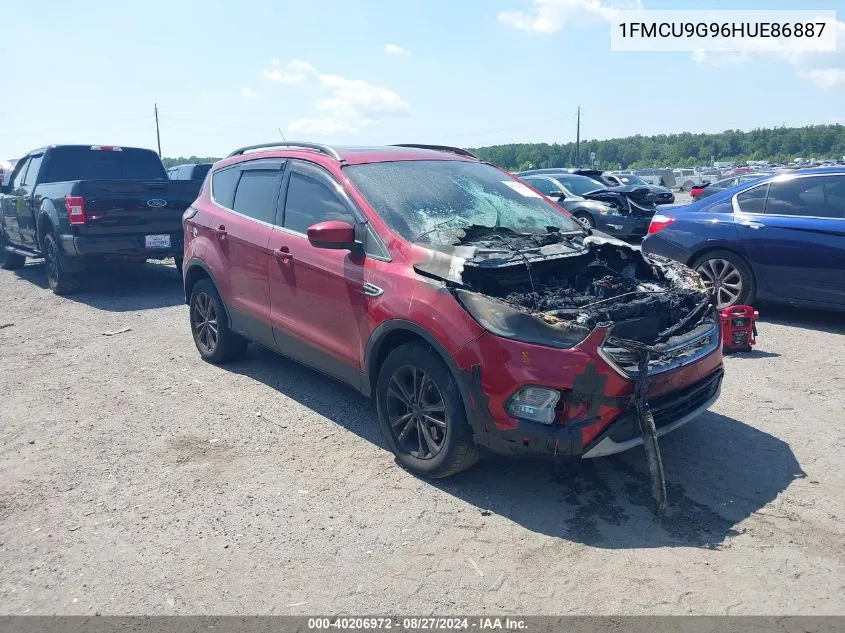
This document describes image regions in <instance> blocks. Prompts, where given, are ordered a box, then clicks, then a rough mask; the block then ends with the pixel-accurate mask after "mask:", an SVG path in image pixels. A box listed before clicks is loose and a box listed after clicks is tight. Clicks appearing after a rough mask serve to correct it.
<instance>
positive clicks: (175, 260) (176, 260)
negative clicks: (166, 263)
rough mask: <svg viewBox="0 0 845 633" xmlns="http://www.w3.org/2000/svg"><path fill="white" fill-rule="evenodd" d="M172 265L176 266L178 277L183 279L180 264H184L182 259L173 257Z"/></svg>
mask: <svg viewBox="0 0 845 633" xmlns="http://www.w3.org/2000/svg"><path fill="white" fill-rule="evenodd" d="M173 261H174V263H175V264H176V272H177V273H179V276H180V277H184V274H183V272H182V264H183V263H184V261H185V259H184V258H183V257H174V258H173Z"/></svg>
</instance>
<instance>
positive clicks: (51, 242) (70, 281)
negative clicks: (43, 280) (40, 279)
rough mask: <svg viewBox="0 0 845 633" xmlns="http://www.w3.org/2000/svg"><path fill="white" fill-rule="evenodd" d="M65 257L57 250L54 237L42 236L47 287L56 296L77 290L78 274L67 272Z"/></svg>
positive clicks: (48, 234) (57, 246) (50, 235)
mask: <svg viewBox="0 0 845 633" xmlns="http://www.w3.org/2000/svg"><path fill="white" fill-rule="evenodd" d="M66 259H67V256H66V255H65V254H64V253H63V252H62V250H61V248H59V244H58V242H57V241H56V238H55V236H54V235H53V234H52V233H47V235H45V236H44V267H45V269H46V272H47V285H49V286H50V290H52V291H53V293H54V294H57V295H67V294H70V293H72V292H76V291H77V290H79V274H78V273H69V272H67V270H66V269H67V263H66Z"/></svg>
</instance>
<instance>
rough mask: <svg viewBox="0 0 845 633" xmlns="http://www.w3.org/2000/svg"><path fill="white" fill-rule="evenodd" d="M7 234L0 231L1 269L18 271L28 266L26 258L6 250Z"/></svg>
mask: <svg viewBox="0 0 845 633" xmlns="http://www.w3.org/2000/svg"><path fill="white" fill-rule="evenodd" d="M7 244H8V242H6V234H5V233H3V231H2V230H0V268H2V269H3V270H17V269H18V268H21V267H22V266H23V265H24V264H26V257H24V256H23V255H18V254H17V253H10V252H9V251H7V250H6V246H7Z"/></svg>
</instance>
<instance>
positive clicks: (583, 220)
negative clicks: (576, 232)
mask: <svg viewBox="0 0 845 633" xmlns="http://www.w3.org/2000/svg"><path fill="white" fill-rule="evenodd" d="M575 219H576V220H578V222H579V223H580V224H581V226H583V227H584V228H585V229H591V228H593V225H592V224H591V223H590V218H588V217H587V216H586V215H577V216H575Z"/></svg>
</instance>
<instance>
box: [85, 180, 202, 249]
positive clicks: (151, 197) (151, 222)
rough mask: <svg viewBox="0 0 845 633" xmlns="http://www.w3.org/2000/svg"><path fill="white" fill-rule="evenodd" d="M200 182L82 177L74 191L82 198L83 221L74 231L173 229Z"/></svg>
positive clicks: (168, 231)
mask: <svg viewBox="0 0 845 633" xmlns="http://www.w3.org/2000/svg"><path fill="white" fill-rule="evenodd" d="M199 187H200V184H199V183H197V182H191V181H169V180H150V181H143V180H83V181H80V182H79V183H78V185H77V187H76V188H75V189H76V190H75V191H74V194H75V195H78V196H82V197H83V198H84V199H85V215H86V222H85V224H84V225H82V226H78V227H76V228H77V231H78V233H77V234H78V235H91V236H93V235H109V234H138V233H173V232H178V231H181V224H182V213H183V212H184V211H185V209H187V208H188V207H189V206H190V205H191V203H192V202H193V201H194V200H195V199H196V197H197V194H198V193H199Z"/></svg>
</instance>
